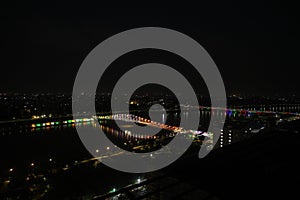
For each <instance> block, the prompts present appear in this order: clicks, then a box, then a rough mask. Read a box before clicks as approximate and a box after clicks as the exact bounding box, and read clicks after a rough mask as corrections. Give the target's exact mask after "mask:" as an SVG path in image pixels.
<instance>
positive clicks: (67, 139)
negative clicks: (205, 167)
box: [0, 111, 252, 198]
mask: <svg viewBox="0 0 300 200" xmlns="http://www.w3.org/2000/svg"><path fill="white" fill-rule="evenodd" d="M157 115H158V116H157V119H158V120H161V121H159V122H163V121H164V120H166V119H165V118H171V119H172V120H173V122H174V123H175V124H176V123H177V122H178V121H179V114H178V113H171V114H169V115H170V116H169V115H168V116H165V115H162V114H159V113H158V114H157ZM194 116H195V113H193V112H183V113H182V115H181V117H184V118H187V119H188V118H190V117H194ZM209 119H210V112H209V111H202V112H201V119H200V124H199V129H201V130H205V129H207V126H208V123H209ZM251 121H252V117H250V116H249V117H246V116H239V115H236V116H235V115H234V116H228V117H227V122H228V124H229V125H230V126H232V125H237V124H239V125H240V126H241V127H242V128H241V129H238V128H237V129H236V130H239V131H238V133H239V134H240V133H242V132H244V129H245V126H244V125H241V123H242V122H243V123H247V124H249V122H251ZM236 122H238V123H236ZM92 125H93V124H82V126H92ZM102 128H103V130H104V131H106V132H107V134H110V133H116V132H119V133H120V134H121V132H120V130H119V129H116V128H113V127H111V125H110V124H109V123H107V122H104V124H103V127H102ZM121 128H124V129H126V130H130V126H126V125H124V127H121ZM246 128H247V127H246ZM224 129H226V126H225V128H224ZM227 129H228V128H227ZM231 129H232V127H231ZM232 130H233V129H232ZM233 131H234V130H233ZM230 133H231V130H230ZM230 135H231V134H230ZM230 140H231V138H230ZM91 158H92V156H91V155H90V154H89V153H88V152H87V150H86V149H85V147H84V145H83V144H82V143H81V141H80V139H79V137H78V135H77V132H76V130H75V125H74V124H68V125H63V126H50V127H47V128H45V127H44V128H35V129H32V128H24V127H18V126H13V127H5V128H2V135H1V136H0V163H1V164H0V174H1V176H0V177H1V181H2V182H5V180H8V179H10V180H11V181H12V182H13V181H14V180H18V181H19V182H20V184H19V185H20V187H21V188H23V187H24V185H23V182H24V180H25V179H26V178H27V177H28V176H29V175H30V174H32V173H34V174H41V175H42V176H43V177H45V178H46V179H47V181H45V182H46V184H47V185H49V187H50V189H48V190H47V195H48V196H49V197H52V198H57V197H70V196H74V197H78V196H84V195H91V196H92V195H96V194H102V193H106V192H109V191H111V190H113V188H115V189H118V188H122V187H124V186H126V185H128V184H132V183H135V182H136V181H137V180H138V179H147V178H149V177H151V176H155V175H156V174H159V172H154V173H148V174H128V173H123V172H118V171H115V170H113V169H110V168H108V167H106V166H104V165H103V164H101V163H97V161H89V162H86V163H83V164H79V165H77V164H76V163H78V162H81V161H83V160H88V159H91ZM32 165H33V166H32ZM10 169H13V170H12V171H10ZM65 169H66V170H65ZM51 170H54V172H52V171H51ZM49 171H51V172H49ZM37 184H38V185H41V183H40V182H37ZM3 187H4V186H3ZM3 187H2V189H1V190H0V192H2V193H5V192H7V191H9V190H8V189H7V188H4V189H3ZM11 187H12V188H13V186H11ZM41 190H44V188H42V189H41Z"/></svg>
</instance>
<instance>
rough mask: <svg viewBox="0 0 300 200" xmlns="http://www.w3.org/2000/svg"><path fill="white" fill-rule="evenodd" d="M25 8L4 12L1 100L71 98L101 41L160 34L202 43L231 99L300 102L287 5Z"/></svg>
mask: <svg viewBox="0 0 300 200" xmlns="http://www.w3.org/2000/svg"><path fill="white" fill-rule="evenodd" d="M24 4H25V5H20V4H16V5H6V6H4V7H3V8H2V11H1V23H2V31H1V44H2V45H1V57H2V68H1V69H2V73H1V78H0V92H28V93H47V92H64V93H65V92H66V93H71V92H72V87H73V83H74V80H75V76H76V73H77V71H78V69H79V67H80V65H81V63H82V61H83V60H84V58H85V56H86V55H87V54H88V53H89V52H90V51H91V50H92V49H93V48H94V47H95V46H96V45H98V44H99V43H100V42H101V41H103V40H105V39H106V38H108V37H110V36H112V35H114V34H116V33H119V32H121V31H125V30H128V29H131V28H137V27H144V26H158V27H165V28H170V29H174V30H177V31H180V32H182V33H185V34H187V35H188V36H190V37H192V38H194V39H195V40H197V41H198V42H199V43H200V44H201V45H202V46H203V47H204V48H205V49H206V50H207V51H208V53H209V54H210V55H211V57H212V58H213V60H214V61H215V63H216V65H217V66H218V68H219V70H220V72H221V75H222V77H223V80H224V83H225V87H226V90H227V93H228V94H242V95H266V96H276V95H277V96H284V95H297V96H299V94H300V89H299V87H298V84H297V82H298V79H297V78H298V73H297V67H295V66H297V63H298V62H299V61H298V59H297V54H296V53H297V52H298V51H297V46H298V44H299V37H298V35H299V34H297V33H298V30H296V29H297V25H298V23H297V20H298V19H297V17H298V14H297V13H296V12H295V11H293V5H289V4H287V3H282V2H274V1H270V2H267V1H263V2H259V3H252V2H244V3H241V2H238V3H233V2H229V3H225V2H223V3H220V5H219V6H215V5H213V4H212V3H201V4H199V5H191V6H189V7H186V6H184V5H170V6H169V5H147V7H146V6H144V7H143V6H140V5H138V6H129V5H127V6H125V7H121V6H108V5H96V4H95V5H94V6H91V5H85V4H76V3H72V4H67V3H59V4H55V3H54V4H52V5H46V4H34V3H24ZM87 8H88V9H87ZM118 67H120V66H118ZM118 67H117V68H116V69H115V70H114V72H115V73H117V72H119V71H121V70H120V69H121V68H118Z"/></svg>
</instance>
